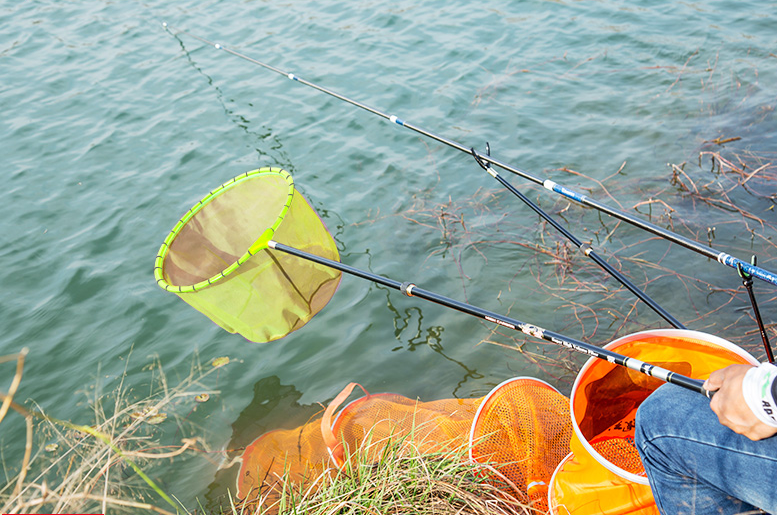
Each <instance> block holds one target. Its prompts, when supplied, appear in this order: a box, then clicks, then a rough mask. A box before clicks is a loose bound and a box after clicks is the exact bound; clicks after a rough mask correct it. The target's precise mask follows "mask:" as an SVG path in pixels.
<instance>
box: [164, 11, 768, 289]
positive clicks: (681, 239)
mask: <svg viewBox="0 0 777 515" xmlns="http://www.w3.org/2000/svg"><path fill="white" fill-rule="evenodd" d="M162 26H163V27H164V28H165V30H167V31H168V32H170V30H175V33H173V32H170V34H171V35H173V36H177V35H178V34H186V35H187V36H189V37H192V38H194V39H196V40H198V41H201V42H203V43H205V44H207V45H210V46H213V47H214V48H216V49H217V50H223V51H225V52H227V53H230V54H232V55H234V56H236V57H239V58H241V59H244V60H246V61H248V62H250V63H253V64H256V65H258V66H261V67H263V68H266V69H267V70H270V71H272V72H275V73H277V74H279V75H283V76H285V77H286V78H288V79H290V80H293V81H295V82H299V83H301V84H304V85H305V86H308V87H311V88H313V89H316V90H318V91H321V92H322V93H326V94H327V95H330V96H332V97H335V98H337V99H339V100H342V101H343V102H346V103H349V104H351V105H354V106H356V107H359V108H360V109H363V110H365V111H368V112H370V113H372V114H374V115H377V116H380V117H381V118H384V119H386V120H388V121H390V122H392V123H394V124H397V125H400V126H402V127H405V128H407V129H410V130H412V131H414V132H417V133H418V134H422V135H424V136H426V137H428V138H431V139H433V140H435V141H437V142H439V143H443V144H445V145H448V146H449V147H451V148H455V149H456V150H459V151H461V152H464V153H466V154H472V151H471V148H472V147H467V146H464V145H462V144H460V143H457V142H456V141H453V140H451V139H448V138H445V137H443V136H439V135H437V134H434V133H433V132H430V131H428V130H426V129H423V128H421V127H419V126H416V125H413V124H412V123H410V122H407V121H405V120H403V119H401V118H399V117H397V116H395V115H389V114H387V113H384V112H383V111H380V110H378V109H375V108H372V107H370V106H368V105H365V104H362V103H361V102H357V101H356V100H353V99H351V98H348V97H346V96H343V95H341V94H339V93H337V92H335V91H332V90H330V89H327V88H324V87H322V86H319V85H318V84H315V83H313V82H309V81H307V80H305V79H303V78H301V77H299V76H297V75H294V74H293V73H290V72H286V71H283V70H281V69H279V68H276V67H274V66H271V65H269V64H266V63H263V62H261V61H258V60H256V59H254V58H252V57H249V56H247V55H245V54H242V53H240V52H237V51H235V50H232V49H231V48H229V47H225V46H223V45H221V44H220V43H214V42H212V41H209V40H207V39H205V38H203V37H200V36H197V35H195V34H192V33H190V32H187V31H185V30H182V29H174V28H173V27H171V26H169V25H168V24H167V22H163V23H162ZM475 155H476V156H477V157H478V158H480V159H481V160H483V161H484V162H487V163H490V164H492V165H495V166H498V167H499V168H502V169H503V170H506V171H508V172H511V173H513V174H515V175H518V176H519V177H522V178H524V179H526V180H528V181H531V182H533V183H535V184H538V185H540V186H542V187H544V188H545V189H547V190H549V191H552V192H554V193H557V194H559V195H562V196H564V197H566V198H568V199H570V200H574V201H576V202H578V203H580V204H582V205H584V206H587V207H592V208H594V209H597V210H599V211H601V212H603V213H606V214H608V215H610V216H612V217H614V218H617V219H619V220H622V221H624V222H627V223H629V224H631V225H634V226H635V227H639V228H640V229H643V230H645V231H648V232H650V233H653V234H655V235H656V236H660V237H662V238H664V239H666V240H669V241H671V242H673V243H676V244H678V245H680V246H682V247H684V248H686V249H689V250H692V251H694V252H696V253H698V254H701V255H703V256H706V257H708V258H711V259H714V260H716V261H717V262H718V263H721V264H723V265H726V266H729V267H731V268H733V269H735V270H739V269H740V267H741V270H743V271H744V272H745V273H747V274H749V275H751V276H753V277H756V278H758V279H760V280H762V281H766V282H768V283H771V284H773V285H777V274H775V273H774V272H770V271H768V270H765V269H763V268H761V267H758V266H755V265H751V264H750V263H748V262H746V261H742V260H740V259H737V258H735V257H733V256H731V255H730V254H727V253H725V252H720V251H717V250H715V249H713V248H711V247H708V246H706V245H703V244H701V243H699V242H697V241H694V240H691V239H689V238H686V237H685V236H681V235H679V234H676V233H674V232H672V231H669V230H668V229H664V228H663V227H659V226H657V225H654V224H652V223H650V222H647V221H645V220H641V219H639V218H637V217H635V216H633V215H631V214H629V213H626V212H624V211H620V210H618V209H615V208H613V207H610V206H608V205H607V204H604V203H602V202H600V201H598V200H595V199H592V198H589V197H588V196H586V195H583V194H581V193H578V192H576V191H574V190H572V189H570V188H567V187H566V186H563V185H561V184H558V183H556V182H554V181H552V180H550V179H541V178H539V177H536V176H534V175H531V174H530V173H529V172H526V171H524V170H521V169H520V168H517V167H514V166H511V165H509V164H507V163H504V162H502V161H499V160H498V159H495V158H493V157H491V156H488V155H484V154H480V153H478V152H475Z"/></svg>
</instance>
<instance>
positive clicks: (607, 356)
mask: <svg viewBox="0 0 777 515" xmlns="http://www.w3.org/2000/svg"><path fill="white" fill-rule="evenodd" d="M268 246H269V247H270V248H271V249H275V250H278V251H281V252H285V253H286V254H290V255H292V256H296V257H299V258H301V259H306V260H308V261H312V262H314V263H318V264H320V265H324V266H327V267H330V268H334V269H335V270H340V271H341V272H345V273H347V274H350V275H354V276H356V277H360V278H362V279H366V280H368V281H372V282H374V283H377V284H381V285H383V286H387V287H389V288H393V289H395V290H398V291H400V292H401V293H403V294H404V295H407V296H408V297H418V298H420V299H424V300H428V301H430V302H433V303H435V304H439V305H441V306H444V307H447V308H451V309H454V310H456V311H460V312H462V313H466V314H468V315H472V316H474V317H477V318H480V319H482V320H485V321H487V322H491V323H494V324H497V325H500V326H502V327H506V328H508V329H513V330H515V331H521V332H523V333H524V334H527V335H529V336H533V337H534V338H538V339H542V340H546V341H549V342H551V343H554V344H556V345H560V346H562V347H566V348H568V349H572V350H574V351H576V352H579V353H582V354H585V355H587V356H592V357H594V358H599V359H603V360H606V361H609V362H611V363H615V364H616V365H620V366H624V367H626V368H630V369H631V370H635V371H637V372H640V373H642V374H645V375H648V376H650V377H655V378H657V379H661V380H662V381H665V382H667V383H672V384H675V385H678V386H682V387H683V388H686V389H688V390H692V391H694V392H697V393H701V394H703V395H705V396H706V397H708V398H711V397H712V395H713V394H714V392H709V391H707V390H706V389H705V388H704V381H701V380H699V379H692V378H690V377H687V376H684V375H681V374H677V373H675V372H672V371H670V370H667V369H665V368H661V367H658V366H655V365H651V364H649V363H645V362H644V361H640V360H638V359H635V358H629V357H627V356H624V355H622V354H618V353H616V352H612V351H610V350H607V349H603V348H601V347H597V346H595V345H591V344H589V343H585V342H582V341H580V340H575V339H574V338H569V337H567V336H564V335H562V334H559V333H554V332H553V331H548V330H547V329H543V328H542V327H538V326H535V325H531V324H527V323H524V322H521V321H520V320H516V319H515V318H509V317H505V316H502V315H499V314H497V313H494V312H492V311H488V310H485V309H483V308H479V307H476V306H473V305H471V304H467V303H464V302H460V301H457V300H454V299H451V298H449V297H445V296H443V295H439V294H437V293H434V292H431V291H429V290H424V289H423V288H419V287H418V286H416V285H415V284H413V283H410V282H399V281H395V280H394V279H389V278H386V277H383V276H380V275H377V274H373V273H372V272H367V271H365V270H361V269H358V268H354V267H352V266H350V265H346V264H343V263H340V262H339V261H333V260H331V259H327V258H324V257H321V256H317V255H315V254H310V253H308V252H305V251H303V250H299V249H295V248H294V247H289V246H288V245H284V244H282V243H278V242H276V241H272V240H271V241H270V242H269V243H268Z"/></svg>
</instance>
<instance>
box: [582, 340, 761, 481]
mask: <svg viewBox="0 0 777 515" xmlns="http://www.w3.org/2000/svg"><path fill="white" fill-rule="evenodd" d="M639 335H646V336H647V335H649V336H669V337H672V336H674V337H686V338H694V339H696V340H703V341H706V342H709V343H713V344H716V345H719V346H721V347H723V348H724V349H726V350H729V351H732V352H733V353H734V354H737V355H739V356H741V357H742V358H744V359H745V360H748V361H750V362H751V363H752V364H754V365H757V364H758V361H757V360H756V359H755V358H754V357H753V356H752V355H751V354H750V353H749V352H747V351H746V350H744V349H742V348H741V347H739V346H737V345H735V344H733V343H731V342H730V341H728V340H724V339H723V338H721V337H719V336H715V335H713V334H708V333H703V332H701V331H694V330H691V329H653V330H647V331H638V332H636V333H631V334H627V335H626V336H621V337H620V338H618V339H615V340H613V341H611V342H610V343H608V344H607V345H605V346H604V348H605V349H610V348H612V347H616V346H617V345H619V344H620V343H622V341H623V340H625V339H627V338H633V337H635V336H639ZM599 361H601V360H600V359H599V358H594V357H592V358H588V360H587V361H586V362H585V364H584V365H583V366H582V368H581V369H580V372H578V373H577V377H576V378H575V382H574V384H573V385H572V393H571V394H570V396H569V413H570V417H571V418H572V430H573V431H574V433H575V436H576V437H577V439H578V441H579V442H580V445H582V446H583V448H584V449H585V450H586V451H587V452H588V453H589V454H590V455H591V456H592V457H593V458H594V460H596V462H597V463H599V464H600V465H602V466H603V467H604V468H606V469H607V470H609V471H610V472H612V473H613V474H616V475H617V476H620V477H622V478H623V479H627V480H629V481H632V482H634V483H637V484H640V485H647V484H649V482H648V478H647V477H646V476H640V475H637V474H634V473H633V472H629V471H627V470H624V469H622V468H620V467H619V466H617V465H615V464H613V463H612V462H610V460H608V459H607V458H605V457H604V456H602V455H601V454H599V453H598V452H597V451H596V450H594V448H593V446H592V445H591V444H590V443H589V442H588V440H587V439H586V438H585V437H584V436H583V433H582V431H581V430H580V426H579V425H578V423H577V419H576V417H575V409H574V406H575V395H576V393H577V391H578V388H579V386H580V382H581V381H582V378H583V375H584V373H585V372H587V371H588V369H589V368H591V367H592V366H594V364H595V363H597V362H599ZM615 366H617V365H615Z"/></svg>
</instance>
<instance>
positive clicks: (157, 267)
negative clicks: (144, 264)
mask: <svg viewBox="0 0 777 515" xmlns="http://www.w3.org/2000/svg"><path fill="white" fill-rule="evenodd" d="M262 175H280V176H281V177H283V179H284V180H285V181H286V183H287V185H288V195H287V197H286V202H285V203H284V205H283V207H282V208H281V211H280V213H279V214H278V216H277V218H276V219H275V222H273V224H272V225H271V226H270V227H269V228H268V229H266V230H265V231H264V232H263V233H262V235H261V236H260V237H259V238H258V239H257V240H256V241H255V242H254V243H253V244H252V245H251V246H250V247H249V248H248V250H246V252H245V253H244V254H243V255H242V256H240V257H239V258H238V259H237V261H235V262H234V263H232V264H231V265H229V266H228V267H226V268H224V269H223V270H221V271H220V272H219V273H217V274H216V275H214V276H213V277H210V278H208V279H205V280H204V281H200V282H198V283H196V284H190V285H184V286H177V285H174V284H170V283H169V282H167V280H165V278H164V275H163V274H162V270H163V269H164V261H165V258H166V257H167V254H168V251H169V249H170V245H172V243H173V241H174V240H175V238H177V237H178V234H179V233H180V232H181V230H182V229H183V227H184V226H185V225H186V224H187V223H188V222H189V221H190V220H191V219H192V218H193V217H194V216H195V215H196V214H197V213H199V212H200V210H202V208H204V207H205V206H206V205H208V203H210V202H211V201H212V200H213V199H215V198H216V197H218V196H219V195H221V194H223V193H226V192H227V191H229V190H231V189H232V188H234V187H236V186H238V185H239V184H240V183H242V182H244V181H248V180H251V179H255V178H256V177H260V176H262ZM294 191H295V190H294V179H293V178H292V177H291V175H290V174H289V172H287V171H286V170H284V169H282V168H275V167H271V166H270V167H262V168H257V169H255V170H251V171H248V172H245V173H243V174H240V175H238V176H237V177H234V178H232V179H231V180H229V181H227V182H225V183H224V184H222V185H221V186H219V187H218V188H216V189H214V190H212V191H211V192H210V193H208V194H207V195H206V196H205V197H203V198H202V200H200V201H199V202H198V203H197V204H195V205H194V206H192V208H191V209H189V211H187V212H186V214H184V216H182V217H181V219H180V220H178V223H176V224H175V226H174V227H173V229H172V230H171V231H170V233H169V234H168V235H167V237H166V238H165V240H164V242H163V243H162V246H161V247H159V252H157V256H156V259H155V260H154V279H155V280H156V283H157V284H158V285H159V287H160V288H162V289H163V290H165V291H171V292H174V293H192V292H195V291H198V290H202V289H203V288H207V287H208V286H211V285H213V284H215V283H217V282H218V281H220V280H222V279H224V278H226V277H227V276H228V275H229V274H231V273H232V272H234V271H235V270H237V269H238V267H240V265H242V264H243V263H245V262H246V261H248V260H249V259H250V258H251V256H253V255H254V254H256V253H257V252H258V251H260V250H263V249H265V248H268V246H267V242H268V241H269V240H270V239H271V238H272V235H273V234H274V233H275V230H276V229H277V228H278V226H280V224H281V222H283V219H284V217H285V216H286V213H287V212H288V210H289V207H290V206H291V201H292V199H293V198H294Z"/></svg>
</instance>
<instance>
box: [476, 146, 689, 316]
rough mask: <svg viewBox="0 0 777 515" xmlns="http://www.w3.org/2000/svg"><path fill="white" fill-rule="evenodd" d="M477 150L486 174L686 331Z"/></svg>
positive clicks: (661, 314) (643, 300)
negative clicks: (481, 157)
mask: <svg viewBox="0 0 777 515" xmlns="http://www.w3.org/2000/svg"><path fill="white" fill-rule="evenodd" d="M486 152H487V153H488V154H489V155H490V152H488V150H487V151H486ZM476 154H477V153H476V152H475V149H474V148H473V149H472V155H473V156H474V157H475V161H477V163H478V164H479V165H480V166H481V168H483V169H484V170H485V171H486V172H488V173H489V175H491V176H492V177H493V178H494V179H496V180H497V181H499V183H500V184H501V185H502V186H504V187H505V188H507V189H508V190H509V191H510V193H512V194H513V195H515V196H516V197H518V198H519V199H521V201H523V203H524V204H526V205H527V206H529V207H530V208H531V209H532V210H533V211H534V212H535V213H537V214H538V215H540V217H542V218H543V219H544V220H545V221H546V222H548V223H549V224H550V225H552V226H553V227H554V228H555V229H556V230H557V231H558V232H560V233H561V234H563V235H564V237H566V238H567V239H568V240H569V241H571V242H572V243H573V244H574V245H575V246H576V247H577V248H578V249H580V251H581V252H582V253H583V255H585V256H587V257H589V258H591V259H592V260H593V261H594V263H596V264H597V265H599V266H600V267H601V268H602V269H603V270H604V271H605V272H607V273H609V274H610V275H611V276H613V277H614V278H615V279H617V280H618V282H620V283H621V284H622V285H623V286H625V287H626V288H628V289H629V291H631V293H633V294H634V295H636V296H637V297H638V298H639V299H640V300H641V301H642V302H644V303H645V304H647V305H648V306H649V307H650V309H652V310H653V311H655V312H656V313H657V314H658V315H659V316H660V317H661V318H663V319H664V320H666V321H667V322H669V323H670V324H672V326H674V327H675V328H677V329H685V326H684V325H683V324H682V323H681V322H680V321H679V320H677V319H676V318H675V317H673V316H672V315H671V314H670V313H669V312H668V311H666V310H665V309H664V308H662V307H661V306H660V305H658V303H657V302H656V301H654V300H653V299H652V298H650V297H649V296H648V295H647V294H646V293H645V292H644V291H642V290H640V289H639V288H638V287H637V286H636V285H635V284H634V283H632V282H631V281H629V279H628V278H626V276H624V275H623V274H622V273H620V272H619V271H617V270H616V269H615V268H613V267H612V266H611V265H610V264H609V263H608V262H607V261H605V260H604V259H603V258H602V257H601V256H599V255H598V254H597V253H596V252H594V250H593V248H591V246H590V245H588V244H587V243H583V242H581V241H580V240H578V239H577V238H576V237H575V235H574V234H572V233H571V232H569V231H568V230H567V229H566V228H565V227H564V226H563V225H561V224H560V223H558V222H557V221H556V220H555V219H554V218H553V217H552V216H550V215H549V214H548V213H546V212H545V211H543V210H542V208H540V206H538V205H537V204H535V203H534V202H532V201H531V200H530V199H529V198H528V197H527V196H526V195H524V194H523V193H521V192H520V191H518V189H516V188H515V186H513V185H512V184H510V183H509V182H508V181H507V179H505V178H504V177H502V176H501V175H499V173H498V172H497V171H496V170H494V169H493V168H492V167H491V166H490V165H489V164H488V163H484V162H483V161H481V159H480V158H479V157H478V156H477V155H476Z"/></svg>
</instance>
